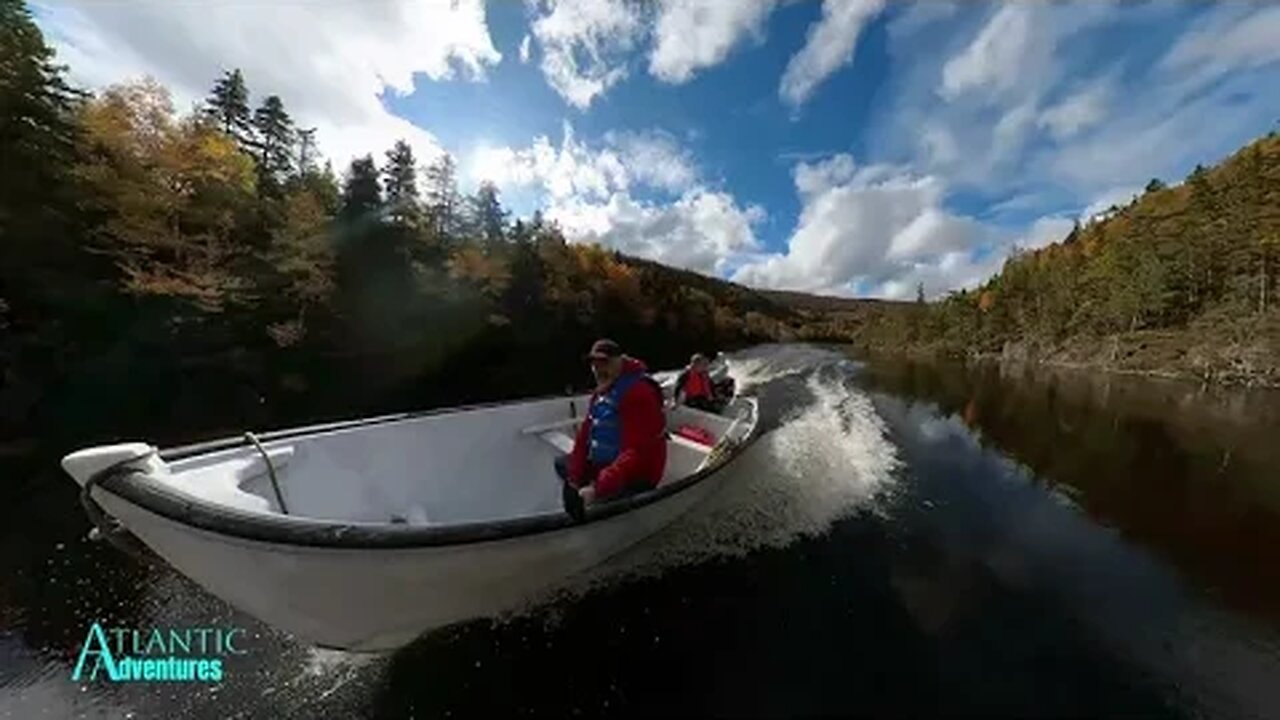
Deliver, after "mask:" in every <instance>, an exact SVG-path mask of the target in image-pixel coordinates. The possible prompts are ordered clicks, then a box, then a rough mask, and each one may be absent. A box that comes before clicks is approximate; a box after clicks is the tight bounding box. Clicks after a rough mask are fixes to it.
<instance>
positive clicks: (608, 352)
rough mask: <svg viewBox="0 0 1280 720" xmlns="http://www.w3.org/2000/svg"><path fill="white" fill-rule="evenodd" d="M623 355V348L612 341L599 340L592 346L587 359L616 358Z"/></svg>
mask: <svg viewBox="0 0 1280 720" xmlns="http://www.w3.org/2000/svg"><path fill="white" fill-rule="evenodd" d="M621 354H622V348H621V347H620V346H619V345H618V343H616V342H614V341H612V340H597V341H595V343H593V344H592V345H591V352H589V353H587V357H588V358H591V359H600V358H614V357H618V356H619V355H621Z"/></svg>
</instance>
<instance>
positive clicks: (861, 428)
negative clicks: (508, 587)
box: [517, 371, 898, 623]
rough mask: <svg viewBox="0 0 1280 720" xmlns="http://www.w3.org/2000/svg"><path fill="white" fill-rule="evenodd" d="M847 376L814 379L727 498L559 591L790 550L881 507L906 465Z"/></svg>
mask: <svg viewBox="0 0 1280 720" xmlns="http://www.w3.org/2000/svg"><path fill="white" fill-rule="evenodd" d="M790 372H791V371H786V372H785V373H784V374H790ZM845 380H846V378H845V377H843V374H842V373H840V374H838V373H824V374H822V375H819V374H817V373H815V374H813V375H811V376H810V377H809V379H808V380H807V386H808V390H809V391H811V392H812V394H813V396H814V398H815V400H814V402H813V403H812V404H809V405H806V406H804V407H802V408H801V409H800V410H799V411H798V412H796V413H795V414H794V415H793V416H792V417H791V418H789V419H787V420H785V421H784V422H783V423H782V425H781V426H780V427H779V428H778V429H777V430H775V431H773V432H771V433H769V434H768V435H766V436H765V437H763V438H761V440H760V441H759V442H758V443H756V444H755V445H754V446H752V447H751V448H749V449H748V450H747V451H746V452H744V453H743V455H742V456H741V457H739V458H737V459H736V460H735V461H734V462H733V464H732V465H730V466H729V467H727V468H725V470H724V471H723V472H724V473H725V476H724V477H723V478H722V479H721V483H722V487H721V490H720V492H718V493H717V494H716V495H714V496H712V497H710V498H708V499H707V500H706V501H705V502H704V503H702V504H701V505H700V506H699V507H697V508H694V509H693V510H692V511H690V513H689V514H688V515H686V516H685V517H683V518H680V519H679V520H677V521H676V522H675V523H674V524H673V525H672V526H670V527H669V528H667V529H665V530H664V531H662V532H661V533H660V534H659V535H657V536H655V537H653V538H650V539H648V540H646V541H645V542H643V543H641V544H640V545H638V546H636V547H635V548H633V549H631V550H629V551H627V552H625V553H623V554H622V555H620V556H618V557H616V558H614V559H612V560H611V561H609V562H607V563H605V564H604V565H603V566H601V567H598V568H596V569H595V570H593V571H591V572H590V573H589V574H587V575H586V576H584V577H581V578H578V579H577V581H576V582H574V583H573V584H572V585H571V586H570V587H568V588H563V589H561V590H560V591H558V592H556V593H554V595H555V596H557V597H558V598H560V599H568V598H571V597H574V596H577V595H581V594H582V593H584V592H586V591H588V590H591V589H593V588H596V587H600V586H602V585H607V584H612V583H614V582H617V581H619V580H623V579H626V578H629V577H630V578H635V577H651V576H654V575H658V574H661V573H662V572H663V571H665V570H667V569H669V568H673V567H678V566H686V565H692V564H697V563H700V562H705V561H708V560H712V559H716V558H725V557H730V558H731V557H742V556H744V555H746V554H748V553H750V552H752V551H754V550H759V549H764V548H770V547H785V546H786V545H789V544H791V543H793V542H796V541H797V540H799V539H801V538H804V537H810V536H815V535H820V534H822V533H823V532H825V531H826V530H828V529H829V528H830V527H831V525H832V523H834V522H835V521H836V520H838V519H839V518H841V517H846V516H848V515H851V514H853V513H855V512H859V511H862V510H874V503H875V500H876V498H877V497H878V496H879V493H880V491H881V490H882V489H886V488H887V487H888V486H889V485H890V483H891V482H892V479H893V477H894V475H893V471H894V469H895V468H896V467H897V465H898V459H897V455H896V451H895V448H894V446H893V444H892V443H891V442H890V441H889V440H888V438H887V437H886V433H885V427H884V424H883V422H882V421H881V420H880V418H879V416H878V415H877V414H876V412H875V409H874V407H873V406H872V404H871V402H870V400H869V399H868V398H867V397H866V396H865V395H863V394H862V393H861V392H859V391H857V390H856V389H854V388H852V387H850V386H849V385H847V384H846V382H845ZM543 600H544V601H545V598H544V599H543ZM535 604H538V605H540V604H542V601H535ZM529 609H532V608H525V609H524V610H525V611H527V610H529ZM517 614H524V611H520V612H518V613H517ZM555 618H556V615H555V614H554V613H553V614H550V615H547V616H545V619H547V620H548V621H549V622H552V623H554V622H555Z"/></svg>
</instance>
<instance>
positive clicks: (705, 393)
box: [681, 368, 715, 399]
mask: <svg viewBox="0 0 1280 720" xmlns="http://www.w3.org/2000/svg"><path fill="white" fill-rule="evenodd" d="M681 390H683V391H684V396H685V397H686V398H707V399H711V397H712V396H713V395H714V394H715V391H714V390H713V389H712V387H711V376H710V375H709V374H707V373H705V372H703V371H701V370H694V369H693V368H689V373H688V374H687V375H685V380H684V387H682V388H681Z"/></svg>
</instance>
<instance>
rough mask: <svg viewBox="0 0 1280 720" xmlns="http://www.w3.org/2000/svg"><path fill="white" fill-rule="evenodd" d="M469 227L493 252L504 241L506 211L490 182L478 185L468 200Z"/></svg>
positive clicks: (487, 248)
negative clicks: (469, 211)
mask: <svg viewBox="0 0 1280 720" xmlns="http://www.w3.org/2000/svg"><path fill="white" fill-rule="evenodd" d="M470 206H471V207H470V210H471V213H470V225H471V228H472V232H474V233H475V235H476V236H477V238H478V239H479V240H480V241H481V242H482V243H483V244H484V247H485V249H486V250H488V251H490V252H493V251H496V250H497V249H498V248H499V247H501V246H502V244H503V242H505V240H506V230H507V211H506V210H504V209H503V208H502V203H501V202H500V201H499V200H498V188H497V186H496V185H494V184H493V183H491V182H488V181H485V182H482V183H480V187H478V188H476V192H475V195H473V196H471V198H470Z"/></svg>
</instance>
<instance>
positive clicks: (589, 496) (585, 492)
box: [578, 485, 596, 505]
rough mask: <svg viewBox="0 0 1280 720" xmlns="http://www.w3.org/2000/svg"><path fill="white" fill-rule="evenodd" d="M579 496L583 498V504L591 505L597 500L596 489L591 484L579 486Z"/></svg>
mask: <svg viewBox="0 0 1280 720" xmlns="http://www.w3.org/2000/svg"><path fill="white" fill-rule="evenodd" d="M578 496H579V497H581V498H582V502H583V504H585V505H590V504H591V503H593V502H595V501H596V489H595V488H594V487H592V486H591V485H588V486H586V487H584V488H578Z"/></svg>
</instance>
